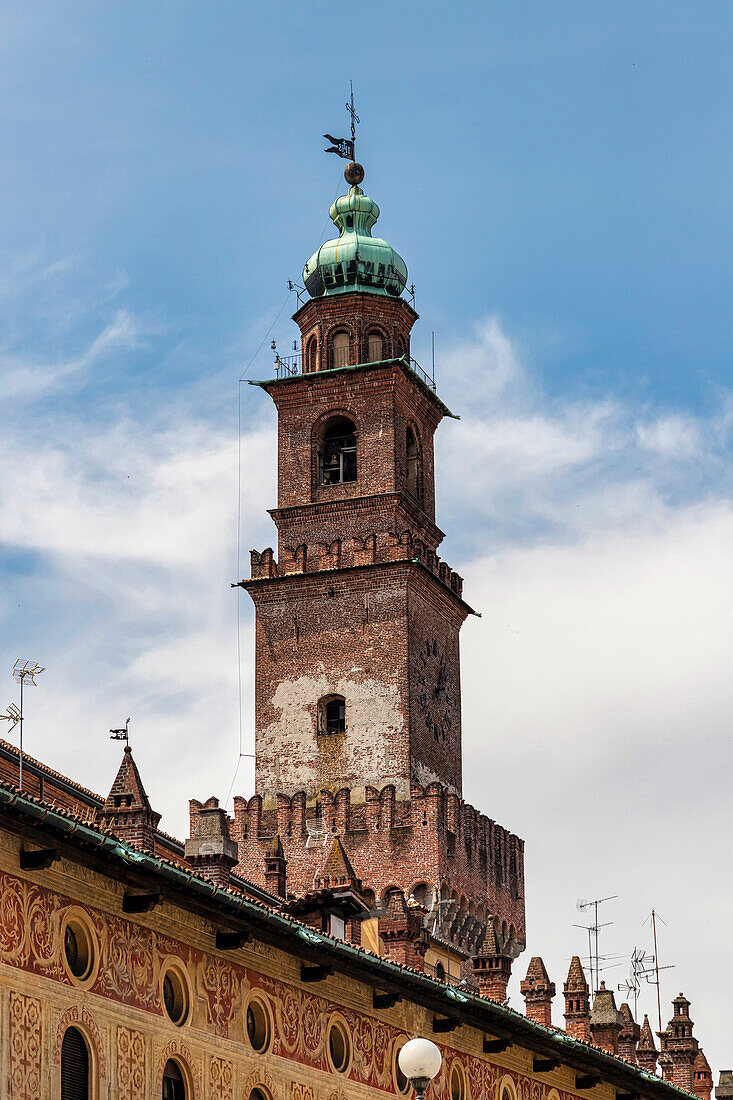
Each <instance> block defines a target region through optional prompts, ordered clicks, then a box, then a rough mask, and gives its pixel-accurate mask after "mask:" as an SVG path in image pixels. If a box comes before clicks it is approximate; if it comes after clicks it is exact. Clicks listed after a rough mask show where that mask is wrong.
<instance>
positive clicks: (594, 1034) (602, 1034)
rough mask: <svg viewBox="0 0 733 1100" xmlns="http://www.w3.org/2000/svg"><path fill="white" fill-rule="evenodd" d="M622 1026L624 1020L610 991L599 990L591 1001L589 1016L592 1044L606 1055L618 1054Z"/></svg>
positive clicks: (603, 984)
mask: <svg viewBox="0 0 733 1100" xmlns="http://www.w3.org/2000/svg"><path fill="white" fill-rule="evenodd" d="M623 1026H624V1019H623V1016H622V1015H621V1013H620V1012H619V1011H618V1009H617V1008H616V1001H615V998H614V996H613V990H612V989H606V983H605V982H601V988H600V989H599V990H598V992H597V993H596V995H595V998H594V1000H593V1008H592V1010H591V1014H590V1033H591V1039H592V1041H593V1043H594V1044H595V1045H596V1046H597V1047H600V1048H601V1050H605V1051H606V1053H607V1054H618V1037H619V1033H620V1031H621V1029H622V1027H623Z"/></svg>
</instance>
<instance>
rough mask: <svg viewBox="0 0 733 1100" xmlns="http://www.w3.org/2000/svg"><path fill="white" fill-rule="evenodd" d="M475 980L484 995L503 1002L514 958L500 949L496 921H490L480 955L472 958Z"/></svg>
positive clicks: (500, 1002)
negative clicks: (495, 926) (497, 940)
mask: <svg viewBox="0 0 733 1100" xmlns="http://www.w3.org/2000/svg"><path fill="white" fill-rule="evenodd" d="M471 965H472V968H473V980H474V982H475V984H476V985H477V986H478V989H479V992H480V994H481V996H482V997H488V998H489V999H490V1000H492V1001H498V1002H499V1004H503V1003H504V1001H505V1000H506V990H507V985H508V984H509V978H510V977H511V973H512V960H511V959H510V958H508V957H507V956H506V955H502V953H501V952H500V951H499V945H498V943H497V942H496V931H495V929H494V922H493V921H489V923H488V926H487V928H486V935H485V936H484V942H483V945H482V947H481V950H480V952H479V954H478V955H475V956H474V957H473V959H472V960H471Z"/></svg>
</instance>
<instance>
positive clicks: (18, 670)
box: [0, 658, 46, 791]
mask: <svg viewBox="0 0 733 1100" xmlns="http://www.w3.org/2000/svg"><path fill="white" fill-rule="evenodd" d="M45 671H46V670H45V668H44V667H43V665H39V664H37V663H36V662H35V661H21V660H20V658H18V660H17V661H16V662H15V664H14V665H13V679H14V680H15V682H16V684H20V709H18V707H16V706H15V704H14V703H10V704H9V705H8V709H7V713H6V714H0V718H3V719H4V720H5V721H6V722H10V723H11V726H10V729H11V731H12V730H14V729H15V727H16V726H19V727H20V737H19V755H18V787H19V789H20V790H21V791H22V790H23V689H24V687H25V683H26V680H27V681H28V683H29V684H32V685H33V687H37V686H38V685H37V684H36V680H35V677H36V676H39V675H40V673H42V672H45Z"/></svg>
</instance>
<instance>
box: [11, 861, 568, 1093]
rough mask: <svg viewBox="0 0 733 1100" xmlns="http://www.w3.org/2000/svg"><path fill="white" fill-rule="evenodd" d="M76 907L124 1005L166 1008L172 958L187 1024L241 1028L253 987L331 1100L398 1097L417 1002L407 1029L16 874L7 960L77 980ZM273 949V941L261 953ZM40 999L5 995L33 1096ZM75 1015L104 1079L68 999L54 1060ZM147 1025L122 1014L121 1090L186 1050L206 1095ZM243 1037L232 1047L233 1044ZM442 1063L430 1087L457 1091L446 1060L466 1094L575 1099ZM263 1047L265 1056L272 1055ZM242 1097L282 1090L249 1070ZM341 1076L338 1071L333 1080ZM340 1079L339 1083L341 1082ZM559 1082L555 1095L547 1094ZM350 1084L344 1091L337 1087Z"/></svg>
mask: <svg viewBox="0 0 733 1100" xmlns="http://www.w3.org/2000/svg"><path fill="white" fill-rule="evenodd" d="M70 908H73V909H74V911H75V913H77V914H78V913H83V915H84V917H85V919H86V920H87V921H88V923H89V927H90V929H91V930H92V932H93V935H94V939H95V941H96V945H97V950H98V951H99V953H100V965H99V967H98V969H97V971H96V974H95V976H94V977H93V979H92V978H90V982H91V985H85V986H84V989H85V991H86V990H89V991H90V992H93V993H96V994H100V995H102V996H105V997H107V998H109V999H111V1000H113V1001H115V1002H118V1003H120V1004H124V1005H129V1006H132V1007H134V1008H138V1009H144V1010H146V1011H148V1012H152V1013H155V1014H157V1015H159V1016H163V1014H164V1008H163V1005H162V1001H161V989H160V987H161V981H160V977H161V967H162V966H163V965H164V964H165V963H166V961H167V960H170V959H171V958H175V959H176V960H178V962H179V963H180V965H181V966H182V967H183V968H184V969H185V971H186V973H187V974H188V976H189V979H190V982H191V989H192V990H193V993H194V998H195V1000H196V1005H197V1013H196V1014H195V1019H192V1024H193V1026H194V1027H195V1028H203V1029H204V1030H210V1031H211V1032H213V1033H214V1034H215V1035H216V1036H218V1037H219V1039H220V1040H221V1039H224V1040H226V1039H234V1040H236V1042H237V1044H239V1043H242V1042H246V1040H245V1038H244V1023H243V1021H244V1006H245V1002H246V997H247V994H248V992H249V990H250V989H257V990H258V991H259V993H260V995H261V996H262V997H264V998H265V999H266V1000H267V1001H268V1003H269V1005H270V1008H271V1010H272V1018H273V1035H272V1047H271V1050H272V1053H273V1054H274V1055H276V1056H280V1057H282V1058H284V1059H288V1060H290V1061H293V1062H296V1063H299V1064H301V1065H303V1066H309V1067H312V1068H313V1069H317V1070H320V1071H322V1072H324V1073H328V1074H329V1076H330V1078H331V1080H332V1081H333V1083H334V1087H333V1089H332V1090H331V1092H330V1093H329V1094H328V1095H329V1097H330V1096H331V1093H333V1096H334V1098H335V1100H346V1094H347V1093H348V1090H349V1082H352V1083H358V1084H359V1085H362V1086H368V1087H371V1088H375V1089H379V1090H381V1091H383V1092H388V1093H391V1094H393V1095H394V1091H395V1085H394V1079H393V1064H394V1057H395V1051H396V1049H397V1048H398V1047H399V1046H400V1045H401V1043H402V1042H403V1041H404V1040H405V1038H408V1037H410V1035H411V1034H414V1033H415V1031H419V1030H420V1027H421V1026H424V1019H423V1016H424V1013H423V1012H422V1010H421V1009H420V1008H419V1007H418V1006H416V1005H414V1004H412V1003H410V1002H406V1003H405V1004H404V1006H403V1010H402V1021H403V1024H404V1026H403V1027H401V1028H400V1027H396V1026H394V1025H392V1024H389V1023H387V1022H386V1021H384V1020H382V1019H379V1018H377V1017H374V1016H370V1015H368V1014H366V1013H360V1012H358V1011H355V1010H353V1009H351V1008H348V1007H344V1006H343V1005H340V1004H338V1003H336V1002H334V1001H330V1000H328V999H326V998H325V997H322V996H318V995H317V994H314V993H312V992H311V991H310V990H304V989H301V988H299V987H298V986H296V985H291V984H288V983H286V982H283V981H280V980H279V979H275V978H271V977H269V976H267V975H262V974H258V973H256V972H255V971H248V970H247V969H246V968H245V967H243V966H241V965H238V964H236V963H234V962H230V961H229V960H228V959H225V958H221V957H220V956H218V955H215V954H207V953H205V952H202V951H198V950H196V949H194V948H192V947H189V946H188V945H186V944H183V943H180V942H178V941H176V940H174V939H172V938H171V937H168V936H166V935H163V934H162V933H159V932H157V931H155V930H154V929H151V928H147V927H145V926H144V925H140V924H135V923H134V922H132V921H129V920H127V919H124V918H123V917H120V916H117V915H116V914H105V913H101V912H99V911H97V910H94V909H91V908H90V907H89V906H82V905H80V904H79V903H78V902H76V901H73V900H72V899H70V898H67V897H65V896H63V895H59V894H56V893H54V892H52V891H50V890H46V889H44V888H42V887H40V886H37V885H36V884H35V883H31V882H27V881H26V880H24V879H21V878H17V877H15V876H13V875H10V874H5V873H0V964H2V963H4V964H7V965H10V966H12V967H16V968H19V969H21V970H24V971H28V972H32V973H34V974H37V975H41V976H43V977H46V978H51V979H53V980H54V981H57V982H59V983H62V984H64V985H66V986H67V987H68V986H72V985H74V982H73V980H72V979H71V977H70V976H69V974H68V972H67V969H66V967H65V966H64V965H63V961H62V951H63V942H62V941H63V936H62V928H63V921H64V916H65V914H66V913H67V911H68V910H69V909H70ZM263 954H268V955H269V954H270V951H269V950H268V952H266V953H265V952H263ZM334 1013H338V1015H339V1018H340V1019H341V1020H342V1022H343V1023H344V1024H345V1026H346V1027H347V1029H348V1032H349V1038H350V1043H351V1060H350V1064H349V1068H348V1072H347V1073H346V1074H345V1075H343V1077H339V1076H337V1075H335V1074H334V1073H333V1071H332V1070H331V1067H330V1063H329V1060H328V1053H327V1043H328V1028H329V1023H330V1021H331V1019H332V1017H333V1015H334ZM42 1020H43V1017H42V1006H41V1004H40V1002H39V1001H38V1000H36V999H35V998H33V997H29V996H24V995H23V994H22V993H20V992H16V991H14V990H11V993H10V1044H9V1047H10V1080H11V1082H12V1087H13V1091H12V1096H13V1100H16V1097H17V1100H26V1098H27V1100H36V1098H37V1097H38V1096H39V1095H42V1091H43V1090H42V1089H41V1088H40V1084H39V1082H40V1079H41V1072H42V1059H41V1053H42V1040H43V1035H42ZM74 1022H78V1023H79V1025H80V1026H81V1027H83V1028H84V1030H85V1032H86V1034H87V1036H88V1037H89V1039H90V1043H91V1044H92V1045H93V1046H94V1050H95V1054H96V1057H97V1064H98V1067H99V1074H100V1078H101V1079H104V1078H105V1077H106V1066H105V1044H104V1042H103V1041H102V1037H101V1036H100V1032H99V1029H98V1027H97V1025H96V1024H95V1021H94V1020H93V1019H92V1017H91V1015H90V1014H89V1012H88V1010H87V1009H86V1007H79V1006H78V1005H72V1006H71V1007H70V1008H69V1009H68V1010H67V1011H66V1012H65V1013H64V1015H63V1016H62V1018H61V1020H60V1022H59V1023H58V1026H56V1027H55V1034H54V1036H53V1039H54V1046H53V1060H54V1062H55V1063H57V1064H58V1062H59V1059H60V1051H61V1042H62V1040H63V1033H64V1031H65V1030H66V1027H68V1026H69V1024H71V1023H74ZM149 1043H150V1040H149V1038H148V1037H147V1036H146V1035H145V1034H144V1032H143V1031H141V1030H137V1029H133V1028H126V1027H124V1026H122V1025H121V1024H120V1025H119V1026H118V1027H117V1029H116V1032H115V1043H114V1056H113V1057H114V1059H115V1060H116V1066H117V1082H118V1087H119V1096H120V1100H143V1098H144V1097H145V1085H146V1062H147V1060H148V1059H149V1058H150V1059H151V1061H150V1063H149V1064H150V1065H151V1066H153V1067H155V1073H156V1082H157V1084H156V1087H157V1089H158V1091H159V1090H160V1086H161V1083H162V1074H163V1067H164V1066H165V1062H166V1061H167V1059H168V1058H170V1057H176V1056H177V1057H179V1058H180V1060H181V1061H182V1062H183V1063H184V1064H185V1065H186V1066H187V1067H188V1070H189V1073H190V1075H191V1079H192V1085H193V1088H194V1090H195V1095H197V1096H200V1095H201V1076H202V1073H203V1069H204V1067H203V1065H202V1064H201V1058H200V1056H197V1057H196V1058H194V1057H193V1056H192V1054H191V1049H190V1048H189V1047H188V1046H187V1045H186V1042H185V1040H184V1038H183V1036H181V1037H177V1038H175V1039H172V1040H171V1041H170V1042H169V1043H168V1045H167V1046H166V1047H164V1048H162V1049H161V1048H160V1046H159V1045H158V1044H155V1048H154V1050H152V1051H151V1049H150V1047H149ZM236 1049H237V1047H235V1048H234V1050H235V1051H236ZM442 1051H443V1056H444V1066H443V1070H442V1071H441V1075H440V1077H439V1078H438V1079H437V1080H436V1082H435V1083H434V1086H433V1092H434V1095H435V1096H438V1097H443V1096H448V1095H449V1094H450V1076H449V1075H450V1068H451V1066H452V1065H453V1064H454V1063H455V1062H456V1061H458V1062H460V1065H461V1067H462V1069H463V1073H464V1076H465V1081H466V1096H465V1100H503V1083H505V1082H507V1081H510V1082H511V1084H512V1086H513V1088H514V1091H515V1097H512V1098H511V1100H575V1098H574V1096H573V1094H571V1093H566V1092H562V1091H559V1090H557V1089H554V1090H550V1089H549V1088H548V1087H547V1086H545V1085H544V1084H542V1083H541V1082H538V1081H535V1080H533V1079H532V1078H529V1077H523V1076H521V1075H518V1074H515V1073H512V1072H510V1071H509V1070H504V1069H501V1068H500V1067H499V1066H496V1065H495V1064H493V1063H492V1062H491V1061H489V1060H488V1059H485V1058H481V1057H477V1056H474V1055H469V1054H464V1053H461V1052H459V1051H456V1050H454V1049H452V1048H451V1047H448V1046H445V1045H443V1046H442ZM265 1057H266V1056H265ZM206 1068H207V1081H206V1087H207V1092H208V1093H209V1094H210V1095H212V1096H217V1097H220V1098H221V1100H234V1096H233V1089H234V1068H233V1061H231V1060H229V1059H228V1058H226V1057H224V1056H222V1055H221V1054H220V1053H217V1055H216V1056H214V1055H213V1054H212V1055H211V1057H210V1059H209V1060H208V1061H207V1063H206ZM250 1077H251V1081H250V1079H249V1078H248V1082H247V1087H246V1088H245V1090H244V1092H243V1094H242V1095H243V1096H245V1097H248V1096H249V1092H250V1091H251V1089H252V1088H254V1087H255V1086H256V1085H258V1084H260V1085H263V1086H264V1087H265V1088H266V1089H267V1090H268V1091H269V1092H270V1093H271V1095H272V1096H273V1100H279V1097H278V1096H276V1092H275V1085H274V1083H273V1082H272V1081H271V1079H270V1077H269V1074H268V1073H267V1069H266V1062H263V1065H262V1068H261V1069H260V1070H258V1071H256V1072H255V1073H253V1074H251V1075H250ZM334 1078H336V1079H334ZM337 1080H338V1081H340V1083H338V1084H337ZM550 1091H552V1096H550V1095H549V1094H550ZM342 1094H343V1095H342ZM288 1100H315V1092H314V1090H313V1089H312V1088H310V1086H308V1085H306V1084H304V1083H303V1082H302V1081H300V1082H298V1081H294V1082H292V1085H291V1092H290V1096H289V1098H288Z"/></svg>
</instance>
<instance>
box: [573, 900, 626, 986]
mask: <svg viewBox="0 0 733 1100" xmlns="http://www.w3.org/2000/svg"><path fill="white" fill-rule="evenodd" d="M617 897H618V894H610V895H609V896H608V897H607V898H596V899H595V900H594V901H582V900H579V901H578V902H577V908H578V909H579V910H580V912H582V913H584V912H585V911H586V910H587V909H592V910H593V924H576V925H574V927H575V928H585V929H586V931H587V933H588V964H589V969H590V987H591V989H590V991H591V996H594V995H595V994H596V993H597V992H598V990H599V989H600V985H601V955H600V949H599V933H600V931H601V928H607V927H608V925H609V924H613V921H606V922H605V924H599V923H598V906H599V905H602V904H603V902H604V901H613V900H614V898H617ZM591 937H593V940H594V946H593V947H592V946H591Z"/></svg>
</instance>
